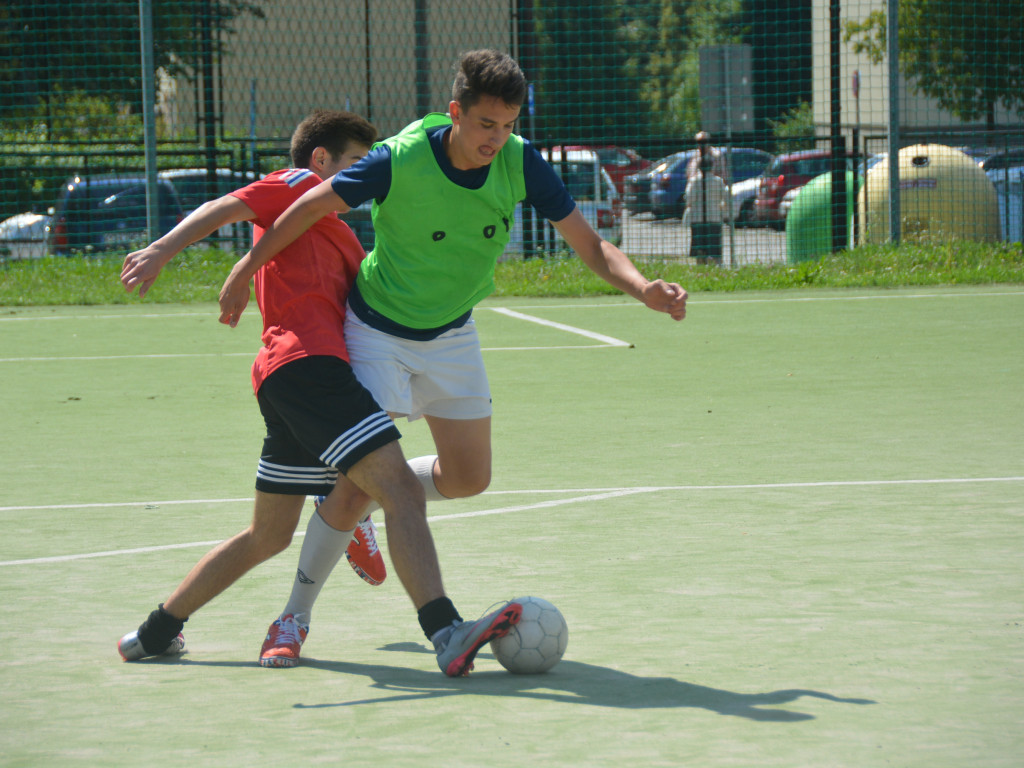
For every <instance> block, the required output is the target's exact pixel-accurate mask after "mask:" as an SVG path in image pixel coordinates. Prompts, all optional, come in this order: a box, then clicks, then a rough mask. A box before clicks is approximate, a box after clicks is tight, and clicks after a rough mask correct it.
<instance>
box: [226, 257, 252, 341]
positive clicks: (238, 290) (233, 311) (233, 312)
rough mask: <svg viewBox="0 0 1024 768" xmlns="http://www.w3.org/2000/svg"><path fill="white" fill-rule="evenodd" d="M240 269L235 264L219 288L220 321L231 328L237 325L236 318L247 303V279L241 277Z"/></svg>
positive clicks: (240, 314)
mask: <svg viewBox="0 0 1024 768" xmlns="http://www.w3.org/2000/svg"><path fill="white" fill-rule="evenodd" d="M241 271H242V270H241V268H240V267H239V265H238V264H235V266H234V267H232V268H231V274H229V275H228V277H227V279H226V280H225V281H224V285H223V286H222V287H221V289H220V299H219V301H220V322H222V323H224V325H230V326H231V327H232V328H234V327H235V326H236V325H238V319H239V318H240V317H241V316H242V311H243V310H244V309H245V307H246V305H247V304H248V303H249V279H248V278H247V277H243V276H242V275H241V274H240V272H241Z"/></svg>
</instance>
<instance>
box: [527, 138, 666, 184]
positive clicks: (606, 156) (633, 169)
mask: <svg viewBox="0 0 1024 768" xmlns="http://www.w3.org/2000/svg"><path fill="white" fill-rule="evenodd" d="M562 149H565V150H570V149H586V150H590V151H591V152H596V153H597V156H598V158H599V159H600V161H601V167H602V168H604V169H605V170H606V171H608V175H609V176H611V177H612V181H613V182H614V183H615V189H616V190H618V192H619V194H622V192H623V191H624V189H625V186H626V177H627V176H631V175H632V174H634V173H639V172H640V171H642V170H644V169H645V168H648V167H650V165H651V161H650V160H647V159H646V158H643V157H641V156H640V155H639V153H637V152H635V151H634V150H632V149H624V148H623V147H591V146H586V145H583V144H574V145H572V146H566V147H552V148H551V151H552V152H557V151H560V150H562ZM545 151H546V150H543V149H542V150H541V154H544V153H545Z"/></svg>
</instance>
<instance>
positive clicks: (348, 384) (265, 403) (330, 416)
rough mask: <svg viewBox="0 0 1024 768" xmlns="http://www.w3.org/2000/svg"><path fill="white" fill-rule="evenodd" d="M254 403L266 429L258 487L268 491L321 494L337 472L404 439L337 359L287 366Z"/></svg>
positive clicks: (328, 489) (307, 359)
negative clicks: (395, 441)
mask: <svg viewBox="0 0 1024 768" xmlns="http://www.w3.org/2000/svg"><path fill="white" fill-rule="evenodd" d="M256 399H257V401H258V402H259V404H260V411H261V412H262V413H263V420H264V421H265V422H266V425H267V436H266V438H265V439H264V440H263V454H262V455H261V456H260V463H259V468H258V469H257V471H256V489H257V490H259V491H264V492H266V493H283V494H291V495H303V496H326V495H327V494H328V493H330V492H331V489H332V488H333V487H334V484H335V482H336V481H337V479H338V472H342V473H347V472H348V470H349V469H351V468H352V466H353V465H355V464H356V463H357V462H358V461H359V460H360V459H362V458H363V457H364V456H366V455H367V454H369V453H372V452H373V451H375V450H377V449H378V448H380V447H381V446H383V445H387V444H388V443H390V442H392V441H394V440H398V439H399V438H400V437H401V436H402V435H401V433H400V432H399V431H398V428H397V427H396V426H395V425H394V422H392V421H391V419H390V417H389V416H388V415H387V413H385V412H384V411H383V410H381V407H380V406H379V405H377V401H376V400H374V399H373V395H371V394H370V392H369V390H367V389H366V388H365V387H364V386H363V385H362V384H360V383H359V380H358V379H356V376H355V374H354V373H352V368H351V366H349V364H348V363H347V362H345V361H344V360H342V359H341V358H338V357H329V356H315V357H304V358H301V359H299V360H295V361H294V362H291V363H286V364H285V365H283V366H281V367H280V368H278V369H277V370H276V371H274V372H273V373H272V374H270V376H268V377H267V378H266V380H265V381H264V382H263V384H262V385H261V386H260V389H259V392H257V393H256Z"/></svg>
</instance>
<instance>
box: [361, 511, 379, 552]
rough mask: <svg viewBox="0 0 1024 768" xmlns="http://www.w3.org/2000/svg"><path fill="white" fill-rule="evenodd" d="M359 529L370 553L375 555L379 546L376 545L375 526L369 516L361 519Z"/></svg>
mask: <svg viewBox="0 0 1024 768" xmlns="http://www.w3.org/2000/svg"><path fill="white" fill-rule="evenodd" d="M359 530H360V531H362V532H363V541H364V542H365V543H366V548H367V549H368V550H369V551H370V555H376V554H377V552H378V550H379V549H380V548H379V547H378V546H377V526H376V525H374V523H373V520H372V519H370V518H366V519H365V520H363V522H361V523H360V524H359Z"/></svg>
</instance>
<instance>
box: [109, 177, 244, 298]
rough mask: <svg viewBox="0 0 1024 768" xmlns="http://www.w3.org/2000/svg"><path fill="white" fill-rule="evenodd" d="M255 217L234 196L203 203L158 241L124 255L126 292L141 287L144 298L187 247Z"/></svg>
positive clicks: (123, 266) (122, 270) (123, 281)
mask: <svg viewBox="0 0 1024 768" xmlns="http://www.w3.org/2000/svg"><path fill="white" fill-rule="evenodd" d="M255 216H256V214H255V213H253V211H252V209H251V208H249V206H248V205H246V204H245V203H243V202H242V201H241V200H239V199H238V198H237V197H233V196H232V195H225V196H224V197H220V198H217V199H216V200H210V201H209V202H206V203H203V204H202V205H201V206H199V207H198V208H196V209H195V210H194V211H192V213H190V214H189V215H188V216H186V217H185V218H184V219H183V220H182V221H180V222H179V223H178V224H177V225H176V226H175V227H174V229H172V230H171V231H170V232H168V233H167V234H166V235H164V236H163V237H161V238H160V239H159V240H155V241H153V242H152V243H150V244H149V245H147V246H146V247H145V248H143V249H142V250H139V251H133V252H132V253H129V254H128V255H127V256H125V259H124V264H123V265H122V266H121V283H122V285H124V289H125V290H126V291H128V293H131V292H132V291H133V290H135V288H138V289H139V298H140V299H141V298H142V297H143V296H145V295H146V292H147V291H149V289H150V287H151V286H152V285H153V283H154V282H155V281H156V279H157V278H158V277H159V276H160V271H161V270H162V269H163V268H164V267H165V266H166V265H167V263H168V262H169V261H170V260H171V259H173V258H174V257H175V256H177V255H178V254H179V253H181V251H182V250H184V249H185V248H186V247H188V246H190V245H192V244H193V243H196V242H199V241H200V240H202V239H203V238H204V237H208V236H209V235H211V234H213V233H214V232H216V231H217V230H218V229H220V228H221V227H226V226H228V225H229V224H234V223H235V222H238V221H249V220H250V219H253V218H255Z"/></svg>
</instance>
